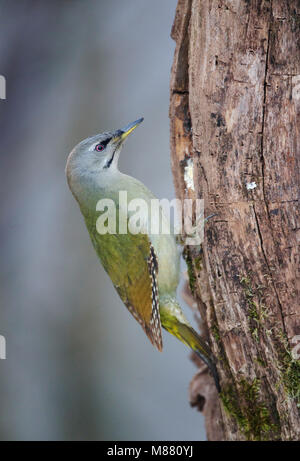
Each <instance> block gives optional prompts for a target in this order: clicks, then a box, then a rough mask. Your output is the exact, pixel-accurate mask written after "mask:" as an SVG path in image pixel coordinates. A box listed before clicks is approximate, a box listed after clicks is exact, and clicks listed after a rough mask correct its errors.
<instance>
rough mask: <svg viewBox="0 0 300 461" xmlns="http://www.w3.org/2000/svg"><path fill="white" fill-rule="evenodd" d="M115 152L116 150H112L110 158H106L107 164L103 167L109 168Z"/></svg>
mask: <svg viewBox="0 0 300 461" xmlns="http://www.w3.org/2000/svg"><path fill="white" fill-rule="evenodd" d="M115 152H116V151H114V153H113V154H112V156H111V158H110V159H109V160H108V162H107V164H106V165H105V167H104V168H109V167H110V165H111V164H112V161H113V159H114V156H115Z"/></svg>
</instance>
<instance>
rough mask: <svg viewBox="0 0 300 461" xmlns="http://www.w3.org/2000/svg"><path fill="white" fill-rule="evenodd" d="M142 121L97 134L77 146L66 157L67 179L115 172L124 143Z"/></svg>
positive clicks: (141, 119)
mask: <svg viewBox="0 0 300 461" xmlns="http://www.w3.org/2000/svg"><path fill="white" fill-rule="evenodd" d="M143 120H144V119H143V118H140V119H138V120H135V121H134V122H132V123H129V125H127V126H126V127H125V128H122V129H119V130H116V131H111V132H110V131H108V132H105V133H101V134H97V135H95V136H91V137H90V138H87V139H84V140H83V141H81V142H80V143H79V144H77V146H75V147H74V149H73V150H72V152H71V153H70V155H69V157H68V161H67V167H66V173H67V177H68V179H69V180H70V179H72V177H74V176H75V177H76V176H82V175H84V176H85V175H93V174H96V175H97V174H99V173H110V172H112V171H114V170H116V169H117V167H118V159H119V155H120V151H121V149H122V146H123V143H124V141H125V140H126V138H127V136H128V135H129V134H130V133H131V132H132V131H133V130H134V129H135V128H136V127H137V126H138V125H139V124H140V123H141V122H142V121H143Z"/></svg>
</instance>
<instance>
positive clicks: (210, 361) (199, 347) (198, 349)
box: [160, 302, 221, 392]
mask: <svg viewBox="0 0 300 461" xmlns="http://www.w3.org/2000/svg"><path fill="white" fill-rule="evenodd" d="M177 309H179V310H180V311H178V312H180V314H179V315H176V314H177V312H176V311H177ZM181 317H182V318H181ZM160 318H161V324H162V326H163V328H165V330H167V331H168V332H169V333H171V334H172V335H173V336H175V337H176V338H178V339H179V340H180V341H181V342H183V343H184V344H185V345H186V346H188V347H190V348H191V349H192V350H193V351H194V352H195V353H196V354H197V355H198V357H200V359H202V360H203V361H204V362H205V363H206V365H207V366H208V368H209V369H210V371H211V374H212V376H213V378H214V381H215V384H216V388H217V390H218V392H220V391H221V388H220V382H219V377H218V372H217V369H216V365H215V362H214V358H213V355H212V353H211V351H210V349H209V347H208V345H207V343H206V342H205V341H204V339H202V338H201V337H200V336H199V335H198V333H197V332H196V331H195V330H194V329H193V328H192V327H191V325H189V324H188V322H187V321H186V320H185V318H184V316H183V314H182V312H181V309H180V308H179V306H177V302H176V305H175V306H174V305H173V306H172V307H170V305H168V306H160Z"/></svg>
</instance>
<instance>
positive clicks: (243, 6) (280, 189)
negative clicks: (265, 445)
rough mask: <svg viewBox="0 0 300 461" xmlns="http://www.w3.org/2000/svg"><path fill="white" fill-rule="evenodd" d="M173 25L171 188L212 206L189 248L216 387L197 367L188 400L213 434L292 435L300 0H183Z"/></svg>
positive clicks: (298, 278)
mask: <svg viewBox="0 0 300 461" xmlns="http://www.w3.org/2000/svg"><path fill="white" fill-rule="evenodd" d="M172 37H173V39H174V40H175V41H176V50H175V56H174V62H173V67H172V74H171V96H170V99H171V100H170V119H171V162H172V169H173V175H174V182H175V188H176V194H177V196H178V198H181V199H183V198H186V197H190V198H194V199H195V198H203V199H204V201H205V214H206V215H210V214H212V213H217V216H215V217H214V218H213V219H211V220H210V221H208V223H207V224H206V225H205V236H204V242H203V245H202V247H201V248H200V247H199V248H197V247H188V248H185V254H186V259H187V266H188V274H189V282H190V288H191V290H192V293H193V297H194V300H196V301H197V306H198V310H199V312H200V314H201V318H202V333H203V335H204V336H206V338H207V340H208V341H209V342H210V344H211V347H212V350H213V352H214V354H215V356H216V360H217V368H218V372H219V375H220V380H221V387H222V392H221V394H220V395H219V396H218V395H217V393H216V391H215V389H214V386H213V382H212V379H211V377H210V376H209V374H208V372H207V370H206V369H205V368H204V367H202V369H201V370H200V371H199V372H198V374H197V375H196V376H195V378H194V379H193V382H192V383H191V387H190V392H191V403H192V404H193V405H197V406H198V407H199V409H201V410H203V411H204V414H205V417H206V428H207V436H208V439H209V440H246V439H249V440H274V439H281V440H295V439H299V436H300V418H299V408H298V407H297V404H298V406H299V397H300V389H299V381H300V362H299V360H297V356H295V354H294V355H293V354H292V352H291V351H292V349H293V348H295V345H296V343H295V341H297V339H298V340H299V339H300V338H299V337H298V338H295V337H296V336H297V335H300V311H299V305H300V299H299V298H300V297H299V293H300V265H299V264H300V251H299V250H300V213H299V163H300V152H299V150H300V149H299V143H300V141H299V131H300V121H299V113H300V2H299V1H298V0H273V1H272V0H271V1H267V0H264V1H258V0H256V1H255V0H179V1H178V6H177V11H176V17H175V21H174V25H173V29H172ZM191 165H193V176H194V190H193V187H192V186H191V185H190V183H189V184H187V183H185V175H184V173H185V168H186V167H187V166H189V167H190V166H191ZM298 342H299V341H298Z"/></svg>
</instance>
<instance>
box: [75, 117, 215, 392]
mask: <svg viewBox="0 0 300 461" xmlns="http://www.w3.org/2000/svg"><path fill="white" fill-rule="evenodd" d="M136 125H137V123H136ZM136 125H135V126H136ZM132 126H133V125H130V126H129V128H128V127H127V130H122V131H121V130H118V131H117V132H115V133H103V134H101V135H98V136H95V137H93V138H88V139H87V140H85V141H83V142H82V143H80V144H79V145H78V146H76V147H75V149H74V150H73V151H72V152H71V154H70V156H69V159H68V163H67V169H66V172H67V178H68V183H69V186H70V189H71V191H72V193H73V195H74V197H75V198H76V200H77V201H78V203H79V206H80V209H81V212H82V214H83V216H84V219H85V222H86V226H87V229H88V231H89V234H90V237H91V240H92V243H93V245H94V248H95V250H96V252H97V254H98V256H99V258H100V261H101V263H102V265H103V267H104V269H105V270H106V272H107V273H108V275H109V276H110V278H111V280H112V282H113V284H114V286H115V288H116V290H117V292H118V294H119V296H120V297H121V299H122V301H123V302H124V304H125V305H126V307H127V308H128V309H129V311H130V312H131V314H132V315H133V316H134V318H135V319H136V320H137V321H138V322H139V323H140V324H141V326H142V328H143V329H144V331H145V333H146V334H147V336H148V338H149V339H150V341H151V342H152V343H153V345H155V346H156V347H157V348H158V349H159V350H162V334H161V326H163V327H164V328H165V329H166V330H167V331H168V332H169V333H171V334H173V335H174V336H175V337H177V338H178V339H179V340H180V341H182V342H183V343H184V344H186V345H187V346H189V347H190V348H191V349H193V350H194V351H195V352H196V353H197V354H198V355H199V356H200V357H201V358H202V359H203V360H204V361H205V362H206V363H207V364H208V366H209V367H210V369H211V370H212V373H213V376H214V379H215V382H216V385H217V387H218V388H219V384H218V378H217V374H216V369H215V365H214V363H213V359H212V355H211V353H210V350H209V348H208V346H207V344H206V343H205V342H204V341H203V340H202V339H201V338H200V336H199V335H198V334H197V333H196V332H195V331H194V330H193V328H192V327H191V326H190V325H189V323H188V322H187V320H186V319H185V317H184V315H183V313H182V311H181V309H180V306H179V304H178V302H177V300H176V289H177V286H178V282H179V252H178V248H177V245H176V241H175V238H174V236H173V235H168V234H166V235H164V234H151V232H149V229H151V219H154V218H152V216H151V215H149V216H147V217H146V218H145V222H144V223H143V231H144V232H145V233H138V234H132V233H130V232H127V233H124V234H121V233H120V232H119V229H118V228H117V233H115V234H110V233H106V234H100V233H99V232H98V230H97V220H98V218H99V215H100V214H101V213H99V211H97V203H98V201H99V200H101V199H110V200H112V201H113V203H114V204H115V205H116V215H114V213H115V212H114V211H113V210H111V211H110V209H109V208H108V209H107V220H109V219H113V218H115V217H116V218H117V223H118V222H119V218H120V217H123V216H125V215H124V213H125V210H124V208H123V207H122V206H121V204H120V201H119V191H123V192H126V193H127V200H128V203H129V202H130V201H131V200H133V199H143V200H144V201H145V202H146V203H147V204H148V208H149V210H150V209H151V207H150V203H151V200H152V199H154V198H155V197H154V196H153V194H152V193H151V192H150V191H149V190H148V189H147V188H146V187H145V186H144V185H143V184H142V183H141V182H139V181H137V180H136V179H134V178H132V177H130V176H127V175H124V174H122V173H120V171H119V170H118V168H117V162H118V156H119V153H120V150H121V144H122V142H123V140H124V139H125V137H126V136H127V134H128V133H129V132H131V131H132V129H133V128H132ZM99 145H101V146H104V145H105V148H104V149H103V153H102V152H101V153H99V152H97V146H99ZM131 216H132V213H131V214H130V213H129V214H128V218H130V217H131ZM160 218H161V219H163V220H164V219H166V218H165V217H164V216H163V214H162V211H160ZM155 219H157V217H156V218H155ZM125 221H126V219H125ZM127 223H128V221H127Z"/></svg>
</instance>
